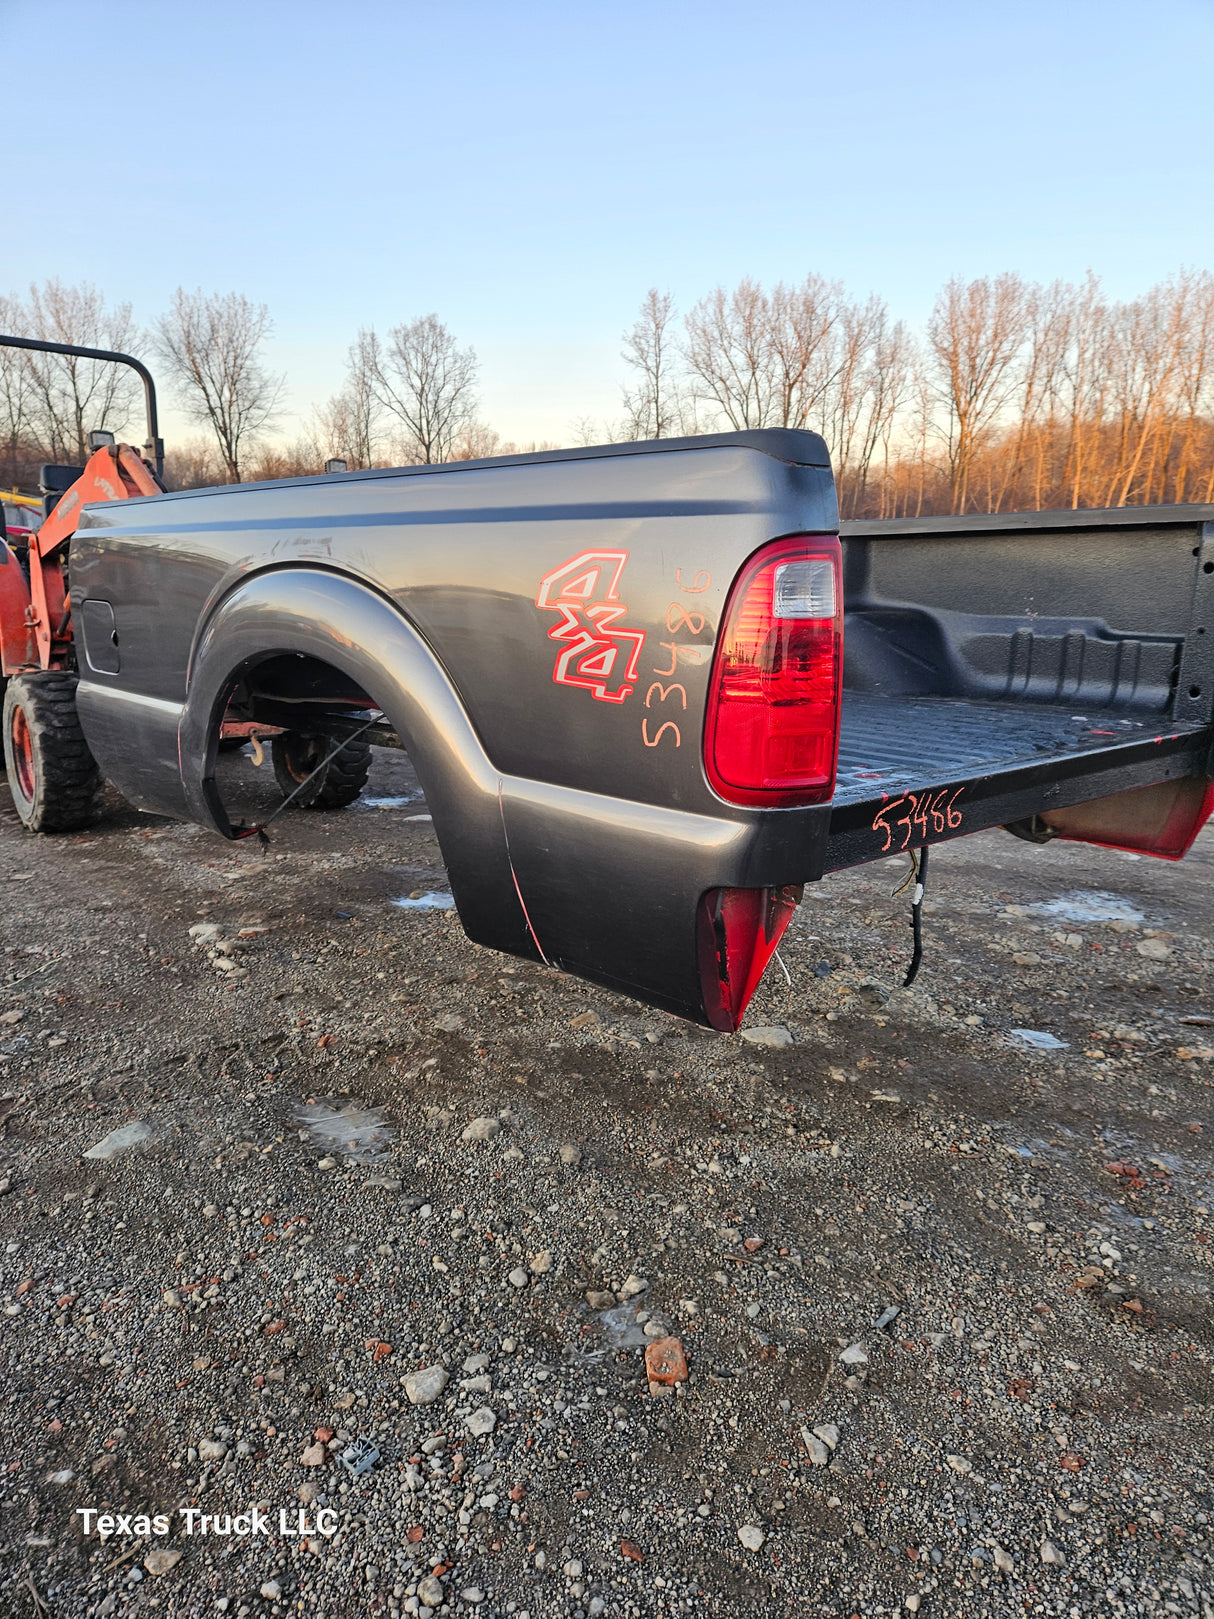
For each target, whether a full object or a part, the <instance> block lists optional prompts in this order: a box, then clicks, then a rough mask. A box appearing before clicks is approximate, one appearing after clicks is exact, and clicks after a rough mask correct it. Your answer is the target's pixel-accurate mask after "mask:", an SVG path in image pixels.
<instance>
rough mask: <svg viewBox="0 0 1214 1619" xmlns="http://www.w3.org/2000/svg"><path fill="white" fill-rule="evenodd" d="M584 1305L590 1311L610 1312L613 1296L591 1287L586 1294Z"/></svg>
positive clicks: (613, 1300) (613, 1301)
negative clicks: (585, 1304)
mask: <svg viewBox="0 0 1214 1619" xmlns="http://www.w3.org/2000/svg"><path fill="white" fill-rule="evenodd" d="M586 1303H587V1304H588V1305H589V1306H590V1308H591V1309H592V1310H610V1309H611V1307H612V1305H614V1303H615V1294H614V1293H607V1292H605V1291H604V1290H603V1289H602V1288H595V1287H592V1288H590V1289H589V1290H588V1292H587V1294H586Z"/></svg>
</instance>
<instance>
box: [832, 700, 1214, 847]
mask: <svg viewBox="0 0 1214 1619" xmlns="http://www.w3.org/2000/svg"><path fill="white" fill-rule="evenodd" d="M1208 749H1209V731H1208V729H1207V727H1206V726H1205V725H1197V724H1180V725H1178V724H1177V723H1176V722H1175V721H1174V720H1169V719H1167V718H1166V717H1165V716H1163V715H1160V716H1158V718H1156V717H1155V716H1151V715H1147V716H1144V715H1127V714H1125V713H1124V712H1121V713H1109V712H1106V711H1101V710H1097V709H1086V710H1084V709H1078V708H1074V709H1073V708H1058V707H1053V706H1047V705H1044V704H1027V703H1025V704H1017V703H1006V702H1003V703H982V702H965V701H958V700H957V699H955V698H932V697H878V696H871V695H868V694H861V693H857V692H847V693H845V694H844V699H843V722H842V730H841V733H840V741H839V775H838V784H837V787H836V789H835V796H834V800H833V805H832V814H831V821H830V836H829V841H828V844H827V858H826V869H827V870H828V871H837V870H839V869H840V868H842V867H844V866H853V865H858V864H860V863H861V862H862V861H865V860H874V859H879V858H880V857H881V856H882V855H883V854H893V853H897V852H900V851H901V850H903V849H907V848H917V847H918V846H919V845H921V844H922V843H925V842H929V843H937V842H943V841H945V840H946V839H948V838H955V837H963V836H964V835H965V834H966V833H969V832H977V831H980V830H981V829H982V828H984V827H990V826H1002V825H1005V824H1006V823H1007V822H1009V821H1015V820H1019V819H1021V818H1022V817H1025V816H1029V815H1033V814H1038V813H1040V812H1041V811H1042V810H1043V809H1047V808H1051V809H1057V808H1062V807H1063V806H1065V805H1069V804H1078V803H1082V802H1083V801H1085V800H1087V799H1091V798H1099V797H1101V796H1103V795H1104V794H1105V793H1114V792H1124V791H1125V790H1126V789H1127V788H1131V787H1145V786H1148V785H1149V784H1151V783H1153V782H1160V781H1171V780H1173V779H1174V778H1176V777H1177V776H1186V775H1192V774H1194V773H1202V772H1204V767H1205V760H1206V754H1207V752H1208Z"/></svg>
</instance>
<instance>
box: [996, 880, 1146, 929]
mask: <svg viewBox="0 0 1214 1619" xmlns="http://www.w3.org/2000/svg"><path fill="white" fill-rule="evenodd" d="M1025 910H1026V911H1031V912H1032V914H1033V915H1034V916H1048V917H1051V918H1053V919H1055V920H1057V921H1059V922H1142V921H1145V917H1144V916H1143V913H1142V912H1141V911H1140V910H1139V909H1138V908H1137V906H1135V905H1131V904H1130V902H1129V900H1128V899H1122V898H1121V896H1120V894H1110V893H1108V892H1107V891H1106V890H1104V889H1085V888H1076V889H1074V890H1072V891H1071V892H1070V893H1067V894H1059V896H1058V898H1057V899H1051V900H1044V901H1043V902H1042V903H1041V904H1039V905H1026V906H1025Z"/></svg>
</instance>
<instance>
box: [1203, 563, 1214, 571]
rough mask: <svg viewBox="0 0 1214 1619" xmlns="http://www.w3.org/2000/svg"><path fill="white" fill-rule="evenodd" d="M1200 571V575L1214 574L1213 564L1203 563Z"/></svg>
mask: <svg viewBox="0 0 1214 1619" xmlns="http://www.w3.org/2000/svg"><path fill="white" fill-rule="evenodd" d="M1201 571H1202V573H1214V562H1203V563H1202V565H1201Z"/></svg>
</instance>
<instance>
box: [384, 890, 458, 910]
mask: <svg viewBox="0 0 1214 1619" xmlns="http://www.w3.org/2000/svg"><path fill="white" fill-rule="evenodd" d="M392 903H393V905H399V906H400V908H401V910H402V911H451V910H454V909H455V899H454V896H453V895H451V894H419V895H418V897H417V898H416V899H409V898H407V897H406V898H404V899H394V900H393V901H392Z"/></svg>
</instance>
